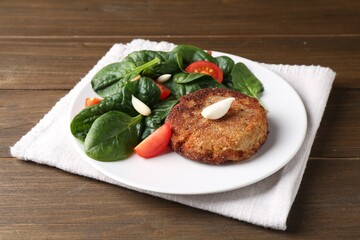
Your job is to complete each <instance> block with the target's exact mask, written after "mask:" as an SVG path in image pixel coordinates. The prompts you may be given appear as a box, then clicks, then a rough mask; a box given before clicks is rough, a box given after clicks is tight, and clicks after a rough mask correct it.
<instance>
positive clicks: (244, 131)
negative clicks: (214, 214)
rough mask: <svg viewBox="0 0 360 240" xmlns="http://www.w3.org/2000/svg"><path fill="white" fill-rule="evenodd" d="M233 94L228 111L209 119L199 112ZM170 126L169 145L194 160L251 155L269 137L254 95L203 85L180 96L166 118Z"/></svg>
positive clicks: (224, 159)
mask: <svg viewBox="0 0 360 240" xmlns="http://www.w3.org/2000/svg"><path fill="white" fill-rule="evenodd" d="M228 97H234V98H235V101H234V102H233V103H232V105H231V107H230V109H229V111H228V112H227V113H226V114H225V116H223V117H222V118H220V119H217V120H210V119H206V118H204V117H203V116H202V115H201V111H202V110H203V109H204V108H205V107H207V106H209V105H211V104H213V103H215V102H218V101H220V100H222V99H225V98H228ZM166 122H167V123H169V124H170V126H171V129H172V132H173V134H172V137H171V141H170V146H171V148H172V149H173V150H174V151H175V152H177V153H179V154H180V155H182V156H184V157H185V158H188V159H192V160H195V161H199V162H203V163H209V164H222V163H225V162H229V161H241V160H245V159H248V158H250V157H251V156H252V155H254V154H255V153H256V152H257V151H258V149H259V148H260V147H261V145H262V144H263V143H264V142H265V140H266V138H267V136H268V120H267V114H266V111H265V110H264V108H263V107H262V106H261V105H260V103H259V102H258V100H256V99H255V98H252V97H249V96H246V95H244V94H242V93H240V92H237V91H234V90H230V89H225V88H205V89H200V90H198V91H195V92H193V93H190V94H188V95H185V96H183V97H182V98H180V101H179V103H178V104H177V105H176V106H175V107H174V108H173V109H172V110H171V112H170V114H169V115H168V117H167V118H166Z"/></svg>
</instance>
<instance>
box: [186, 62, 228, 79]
mask: <svg viewBox="0 0 360 240" xmlns="http://www.w3.org/2000/svg"><path fill="white" fill-rule="evenodd" d="M185 71H186V72H188V73H203V74H208V75H210V76H212V77H213V78H214V79H215V80H216V81H218V82H219V83H222V81H223V72H222V70H221V68H219V66H218V65H216V64H215V63H212V62H208V61H197V62H193V63H191V64H190V65H189V66H187V67H186V69H185Z"/></svg>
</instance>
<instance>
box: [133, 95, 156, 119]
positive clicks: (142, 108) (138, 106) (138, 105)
mask: <svg viewBox="0 0 360 240" xmlns="http://www.w3.org/2000/svg"><path fill="white" fill-rule="evenodd" d="M131 103H132V105H133V107H134V108H135V110H136V111H137V112H138V113H140V114H141V115H144V116H149V115H150V114H151V109H150V108H149V107H148V106H147V105H146V104H145V103H143V102H142V101H140V100H139V99H138V98H136V97H134V95H131Z"/></svg>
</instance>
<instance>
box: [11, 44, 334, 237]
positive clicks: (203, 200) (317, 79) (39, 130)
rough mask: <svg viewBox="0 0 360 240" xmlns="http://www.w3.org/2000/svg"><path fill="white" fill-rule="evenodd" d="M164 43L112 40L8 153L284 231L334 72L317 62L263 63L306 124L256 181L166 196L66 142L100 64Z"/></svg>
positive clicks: (159, 47) (168, 46)
mask: <svg viewBox="0 0 360 240" xmlns="http://www.w3.org/2000/svg"><path fill="white" fill-rule="evenodd" d="M174 47H175V45H174V44H172V43H168V42H152V41H148V40H143V39H135V40H133V41H132V42H130V43H128V44H115V45H113V47H112V48H111V49H110V50H109V51H108V52H107V53H106V55H105V56H104V57H103V58H102V59H101V60H100V61H99V62H98V63H97V64H96V65H95V66H94V68H93V69H92V70H91V71H90V72H89V73H88V74H87V75H86V76H85V77H84V78H83V79H82V80H81V81H80V82H79V83H78V84H77V85H76V86H75V87H74V88H73V89H72V90H71V91H70V92H69V93H68V94H67V95H66V96H64V97H63V98H61V99H60V100H59V101H58V102H57V103H56V105H55V106H54V107H53V108H52V109H51V110H50V111H49V112H48V113H47V114H46V115H45V116H44V117H43V118H42V119H41V120H40V122H39V123H38V124H37V125H36V126H35V127H34V128H33V129H31V130H30V131H29V132H28V133H27V134H26V135H25V136H23V137H22V138H21V139H20V140H19V141H18V142H17V143H16V144H15V145H14V146H13V147H11V149H10V150H11V154H12V156H14V157H16V158H18V159H21V160H27V161H33V162H37V163H40V164H46V165H50V166H54V167H57V168H60V169H62V170H64V171H68V172H71V173H75V174H79V175H83V176H87V177H90V178H94V179H98V180H101V181H104V182H108V183H111V184H115V185H118V186H121V187H126V188H129V189H133V190H136V191H139V192H145V193H147V194H150V195H153V196H157V197H161V198H164V199H167V200H171V201H175V202H179V203H182V204H185V205H189V206H191V207H195V208H199V209H203V210H207V211H210V212H214V213H217V214H221V215H223V216H227V217H231V218H235V219H238V220H241V221H246V222H249V223H253V224H257V225H261V226H264V227H269V228H273V229H279V230H285V229H286V220H287V217H288V214H289V211H290V208H291V206H292V204H293V201H294V199H295V196H296V194H297V192H298V189H299V185H300V182H301V179H302V176H303V174H304V170H305V167H306V163H307V161H308V158H309V154H310V150H311V146H312V144H313V142H314V138H315V135H316V131H317V129H318V127H319V125H320V122H321V118H322V116H323V112H324V109H325V106H326V103H327V100H328V97H329V94H330V91H331V87H332V83H333V81H334V79H335V72H334V71H332V70H331V69H330V68H325V67H320V66H291V65H272V64H262V65H263V66H265V67H266V68H268V69H270V70H272V71H273V72H275V73H277V74H278V75H280V76H281V77H282V78H284V79H285V80H286V81H288V82H289V83H290V85H291V86H292V87H293V88H294V89H295V90H296V91H297V93H298V94H299V96H300V97H301V99H302V100H303V102H304V105H305V108H306V111H307V114H308V129H307V133H306V137H305V140H304V143H303V145H302V146H301V148H300V150H299V152H298V153H297V154H296V156H295V157H294V158H293V159H292V160H291V161H290V162H289V163H288V164H287V165H286V166H285V167H283V168H282V169H281V170H279V171H278V172H276V173H275V174H273V175H271V176H270V177H267V178H265V179H263V180H262V181H260V182H257V183H254V184H252V185H250V186H247V187H243V188H240V189H237V190H233V191H228V192H223V193H215V194H204V195H171V194H162V193H156V192H150V191H144V190H141V189H136V188H133V187H131V186H127V185H124V184H122V183H120V182H117V181H114V180H113V179H111V178H109V177H107V176H105V175H103V174H102V173H100V172H98V171H97V170H95V169H94V168H92V167H91V166H90V165H88V164H87V163H86V162H85V161H84V160H83V159H81V158H82V157H81V156H80V155H79V154H78V153H77V151H76V150H75V149H74V146H73V145H72V143H71V141H72V140H71V139H70V135H69V134H68V132H69V129H68V128H69V124H68V122H69V121H68V110H69V106H70V104H71V102H72V100H73V99H74V97H75V96H76V95H77V93H78V92H79V91H80V90H81V89H82V88H83V87H84V86H85V85H86V84H87V83H88V82H90V81H91V78H92V77H93V76H94V75H95V74H96V72H97V71H99V70H100V69H101V68H102V67H104V66H106V65H108V64H110V63H113V62H117V61H120V60H121V59H122V58H124V57H125V56H126V55H127V54H129V53H131V52H133V51H138V50H142V49H150V50H162V51H170V50H172V49H173V48H174Z"/></svg>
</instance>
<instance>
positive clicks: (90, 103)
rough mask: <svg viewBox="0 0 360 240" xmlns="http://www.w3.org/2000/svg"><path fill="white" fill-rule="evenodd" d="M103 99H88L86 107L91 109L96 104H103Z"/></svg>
mask: <svg viewBox="0 0 360 240" xmlns="http://www.w3.org/2000/svg"><path fill="white" fill-rule="evenodd" d="M101 100H102V99H100V98H86V99H85V107H89V106H92V105H95V104H98V103H99V102H101Z"/></svg>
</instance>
